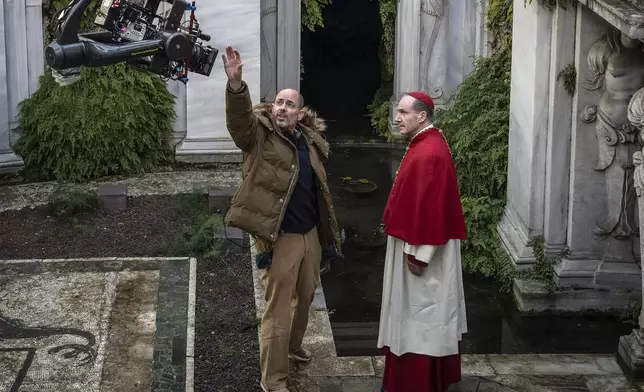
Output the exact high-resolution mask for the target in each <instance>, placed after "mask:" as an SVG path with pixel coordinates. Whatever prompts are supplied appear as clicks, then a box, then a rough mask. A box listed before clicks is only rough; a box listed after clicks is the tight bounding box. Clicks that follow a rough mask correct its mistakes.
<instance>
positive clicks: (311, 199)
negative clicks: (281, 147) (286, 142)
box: [282, 135, 318, 234]
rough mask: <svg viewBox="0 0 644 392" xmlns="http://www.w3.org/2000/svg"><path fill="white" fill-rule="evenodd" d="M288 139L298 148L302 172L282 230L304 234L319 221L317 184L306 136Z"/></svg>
mask: <svg viewBox="0 0 644 392" xmlns="http://www.w3.org/2000/svg"><path fill="white" fill-rule="evenodd" d="M288 137H289V138H290V139H291V141H292V142H293V144H295V146H296V147H297V152H298V157H299V162H300V171H299V175H298V178H297V183H296V184H295V188H294V190H293V194H292V195H291V200H290V202H289V204H288V206H287V207H286V213H285V214H284V220H283V221H282V230H284V232H286V233H293V234H304V233H308V232H309V231H311V230H312V229H313V228H314V227H315V226H316V224H317V221H318V200H317V183H316V181H315V178H316V177H315V172H314V171H313V167H312V166H311V160H310V159H309V150H308V146H307V143H306V140H305V139H304V136H300V137H299V138H296V137H292V136H291V135H288Z"/></svg>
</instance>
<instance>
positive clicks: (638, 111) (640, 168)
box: [628, 88, 644, 328]
mask: <svg viewBox="0 0 644 392" xmlns="http://www.w3.org/2000/svg"><path fill="white" fill-rule="evenodd" d="M628 121H629V122H630V123H631V124H633V126H634V127H636V128H637V131H638V137H639V139H640V143H642V142H644V88H641V89H639V90H638V91H637V92H636V93H635V95H633V98H632V99H631V102H630V103H629V104H628ZM643 144H644V143H643ZM642 163H644V155H643V153H642V150H639V151H636V152H635V153H634V154H633V165H634V166H635V168H634V174H633V186H634V188H635V192H636V194H637V198H638V204H639V208H638V210H639V214H638V215H637V216H638V218H639V221H638V222H637V223H638V226H639V223H640V222H642V221H643V219H644V198H643V196H644V165H642ZM641 249H644V236H640V252H641ZM642 284H644V280H643V281H642ZM643 288H644V287H643ZM639 327H640V328H644V308H642V311H641V312H640V315H639Z"/></svg>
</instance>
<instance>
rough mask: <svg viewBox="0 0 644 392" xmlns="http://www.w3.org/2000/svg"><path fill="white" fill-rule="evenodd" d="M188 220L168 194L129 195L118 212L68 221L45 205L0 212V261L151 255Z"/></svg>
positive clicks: (82, 215)
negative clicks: (57, 216) (123, 208)
mask: <svg viewBox="0 0 644 392" xmlns="http://www.w3.org/2000/svg"><path fill="white" fill-rule="evenodd" d="M187 223H189V217H188V216H186V215H184V214H182V213H181V209H180V208H179V206H178V205H177V203H176V201H175V200H174V199H173V198H172V197H170V196H146V197H134V198H130V199H129V200H128V208H127V210H125V211H123V212H117V213H109V212H105V211H101V210H97V211H94V212H91V213H83V214H78V215H75V216H74V217H73V219H70V220H61V219H58V218H55V217H54V216H52V214H51V213H50V211H49V208H48V207H47V206H42V207H37V208H34V209H22V210H18V211H5V212H3V213H0V259H28V258H78V257H141V256H151V255H152V254H153V253H154V252H155V251H156V250H157V249H159V248H160V247H161V246H162V245H163V244H164V242H165V241H166V240H167V239H169V238H171V237H172V236H174V234H175V233H177V232H178V231H179V230H181V228H182V227H183V226H184V225H186V224H187Z"/></svg>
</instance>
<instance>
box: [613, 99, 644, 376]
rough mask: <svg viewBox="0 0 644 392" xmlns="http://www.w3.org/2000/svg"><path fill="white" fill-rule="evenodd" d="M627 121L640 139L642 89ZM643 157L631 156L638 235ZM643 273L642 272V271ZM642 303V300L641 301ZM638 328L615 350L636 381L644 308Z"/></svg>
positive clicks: (643, 208)
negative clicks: (634, 128) (635, 129)
mask: <svg viewBox="0 0 644 392" xmlns="http://www.w3.org/2000/svg"><path fill="white" fill-rule="evenodd" d="M628 117H629V121H630V122H631V123H632V124H633V125H635V126H636V127H637V128H638V131H639V133H640V135H639V137H640V138H642V129H643V128H644V88H643V89H641V90H639V91H638V92H637V93H636V94H635V95H634V96H633V99H632V100H631V102H630V104H629V110H628ZM643 161H644V156H643V154H642V151H638V152H636V153H635V154H634V155H633V163H634V164H635V173H634V181H633V183H634V187H635V191H636V193H637V203H638V216H639V226H640V233H641V232H642V226H643V225H642V224H643V223H644V166H642V162H643ZM639 246H640V253H643V252H644V236H642V235H641V234H640V241H639ZM642 273H644V270H642ZM642 285H643V286H642V293H643V294H644V276H642ZM642 302H644V299H643V301H642ZM638 321H639V328H637V329H634V330H633V332H632V333H631V334H630V335H626V336H622V337H621V338H620V339H619V346H618V349H617V353H618V354H617V356H618V360H619V362H620V363H621V364H622V367H624V368H625V369H626V370H628V371H629V372H630V373H631V374H632V375H633V376H634V377H636V378H638V379H642V378H644V334H643V333H642V328H644V308H642V310H641V311H640V315H639V320H638Z"/></svg>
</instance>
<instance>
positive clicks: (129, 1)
mask: <svg viewBox="0 0 644 392" xmlns="http://www.w3.org/2000/svg"><path fill="white" fill-rule="evenodd" d="M91 1H92V0H72V1H71V2H70V3H69V5H68V6H67V7H65V8H63V9H61V10H60V11H59V12H58V13H57V14H56V16H55V17H54V19H57V21H56V22H55V23H57V25H56V28H55V40H54V41H53V42H52V43H51V44H50V45H49V46H48V47H47V49H46V50H45V59H46V61H47V64H48V65H49V66H50V67H51V68H53V69H54V70H56V71H60V74H66V75H70V74H74V73H76V74H78V73H79V72H80V67H81V66H86V67H102V66H106V65H111V64H117V63H121V62H125V63H127V64H129V65H131V66H133V67H136V68H139V69H142V70H146V71H149V72H151V73H154V74H157V75H160V76H161V77H163V78H166V79H172V80H179V81H181V82H183V83H187V82H188V72H194V73H197V74H200V75H205V76H210V72H211V71H212V67H213V64H214V62H215V60H216V59H217V54H218V50H217V49H215V48H213V47H211V46H204V45H203V43H202V42H201V41H199V40H203V41H210V36H209V35H207V34H204V33H203V32H202V31H201V29H200V27H199V22H198V21H197V19H196V18H195V10H196V8H197V7H196V6H195V2H194V1H193V2H192V3H189V2H187V1H184V0H100V1H101V4H100V6H99V8H98V13H97V16H96V19H95V20H94V24H95V25H96V26H97V29H96V31H91V32H88V33H85V34H78V29H79V27H80V23H81V18H82V16H83V14H84V13H85V10H86V9H87V7H88V5H89V4H90V2H91ZM165 3H169V4H170V7H169V9H168V10H167V11H166V12H163V10H160V9H161V8H166V7H161V6H163V5H165ZM186 11H190V16H189V18H188V20H185V21H184V20H183V19H184V13H185V12H186Z"/></svg>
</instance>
